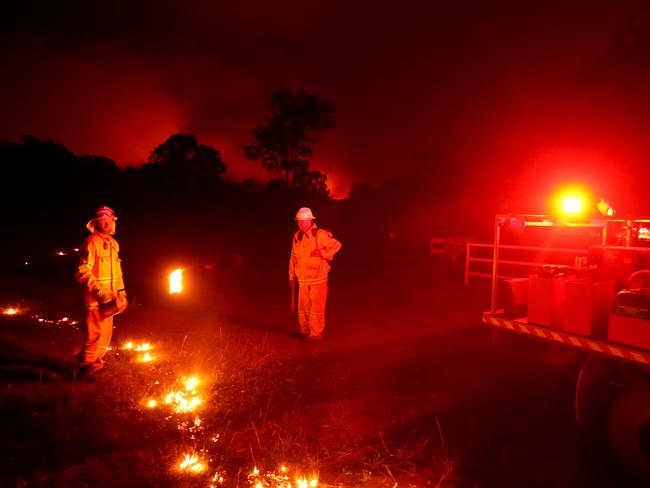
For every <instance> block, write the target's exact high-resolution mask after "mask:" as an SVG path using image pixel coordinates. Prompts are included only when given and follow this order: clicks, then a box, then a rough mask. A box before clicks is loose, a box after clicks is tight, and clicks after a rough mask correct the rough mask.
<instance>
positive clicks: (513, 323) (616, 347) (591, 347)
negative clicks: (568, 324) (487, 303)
mask: <svg viewBox="0 0 650 488" xmlns="http://www.w3.org/2000/svg"><path fill="white" fill-rule="evenodd" d="M483 323H484V324H486V325H489V326H492V327H496V328H497V329H503V330H508V331H511V332H516V333H518V334H523V335H528V336H531V337H534V338H536V339H540V340H544V341H550V342H556V343H560V344H564V345H566V346H569V347H573V348H577V349H581V350H583V351H586V352H590V353H597V354H602V355H605V356H608V357H610V358H613V359H618V360H623V361H627V362H630V363H634V364H636V365H641V366H644V367H649V366H650V351H648V350H644V349H637V348H634V347H630V346H625V345H621V344H617V343H613V342H608V341H602V340H596V339H591V338H589V337H584V336H581V335H578V334H571V333H567V332H564V331H562V330H559V329H551V328H549V327H545V326H542V325H536V324H530V323H528V321H527V319H526V318H518V319H510V318H505V317H503V316H501V315H500V313H499V312H498V311H497V313H492V312H484V313H483Z"/></svg>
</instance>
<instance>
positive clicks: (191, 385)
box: [185, 376, 199, 391]
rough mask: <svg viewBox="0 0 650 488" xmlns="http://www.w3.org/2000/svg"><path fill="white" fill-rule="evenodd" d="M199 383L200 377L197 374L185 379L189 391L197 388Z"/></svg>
mask: <svg viewBox="0 0 650 488" xmlns="http://www.w3.org/2000/svg"><path fill="white" fill-rule="evenodd" d="M198 384H199V379H198V378H197V377H196V376H191V377H189V378H186V379H185V389H186V390H187V391H192V390H195V389H196V386H197V385H198Z"/></svg>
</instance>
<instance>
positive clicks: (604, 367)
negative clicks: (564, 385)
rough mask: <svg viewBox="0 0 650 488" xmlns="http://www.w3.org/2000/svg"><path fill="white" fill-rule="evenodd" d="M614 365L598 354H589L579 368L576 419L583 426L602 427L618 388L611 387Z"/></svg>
mask: <svg viewBox="0 0 650 488" xmlns="http://www.w3.org/2000/svg"><path fill="white" fill-rule="evenodd" d="M614 376H615V365H614V363H613V362H612V361H611V360H610V359H608V358H604V357H602V356H599V355H595V354H590V355H589V356H588V357H587V360H586V361H585V363H584V364H583V365H582V368H581V369H580V374H579V375H578V382H577V384H576V395H575V413H576V421H577V422H578V424H579V425H581V426H583V427H588V428H593V427H598V428H601V429H602V428H604V426H605V425H606V423H607V415H608V413H609V410H610V408H611V406H612V403H613V402H614V400H615V399H616V396H617V394H618V392H619V391H620V390H617V389H615V388H613V387H612V380H613V378H614Z"/></svg>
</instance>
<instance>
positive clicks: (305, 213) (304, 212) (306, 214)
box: [296, 207, 316, 220]
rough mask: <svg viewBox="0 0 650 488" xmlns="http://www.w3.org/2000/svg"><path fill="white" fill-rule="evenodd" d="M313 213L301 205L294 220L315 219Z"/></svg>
mask: <svg viewBox="0 0 650 488" xmlns="http://www.w3.org/2000/svg"><path fill="white" fill-rule="evenodd" d="M315 219H316V217H314V214H313V213H311V209H310V208H308V207H302V208H301V209H300V210H298V213H296V220H315Z"/></svg>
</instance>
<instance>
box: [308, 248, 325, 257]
mask: <svg viewBox="0 0 650 488" xmlns="http://www.w3.org/2000/svg"><path fill="white" fill-rule="evenodd" d="M311 256H312V257H313V258H321V257H323V255H322V254H321V253H320V249H314V250H313V251H312V252H311Z"/></svg>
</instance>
